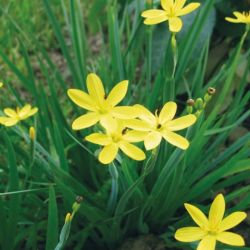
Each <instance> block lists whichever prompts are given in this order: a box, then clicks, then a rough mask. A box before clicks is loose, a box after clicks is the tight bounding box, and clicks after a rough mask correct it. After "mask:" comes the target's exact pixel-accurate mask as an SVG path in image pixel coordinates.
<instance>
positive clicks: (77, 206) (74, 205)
mask: <svg viewBox="0 0 250 250" xmlns="http://www.w3.org/2000/svg"><path fill="white" fill-rule="evenodd" d="M80 207H81V205H80V204H79V203H77V202H74V204H73V206H72V209H73V213H74V214H75V213H76V212H77V211H78V210H79V208H80Z"/></svg>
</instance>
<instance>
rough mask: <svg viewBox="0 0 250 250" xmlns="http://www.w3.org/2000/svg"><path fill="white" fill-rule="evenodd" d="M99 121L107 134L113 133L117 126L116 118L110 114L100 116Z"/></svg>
mask: <svg viewBox="0 0 250 250" xmlns="http://www.w3.org/2000/svg"><path fill="white" fill-rule="evenodd" d="M100 123H101V125H102V126H103V127H104V128H105V129H106V131H107V134H112V133H115V132H117V130H118V128H119V126H118V122H117V120H115V119H114V118H113V117H112V116H111V115H106V116H102V117H101V119H100Z"/></svg>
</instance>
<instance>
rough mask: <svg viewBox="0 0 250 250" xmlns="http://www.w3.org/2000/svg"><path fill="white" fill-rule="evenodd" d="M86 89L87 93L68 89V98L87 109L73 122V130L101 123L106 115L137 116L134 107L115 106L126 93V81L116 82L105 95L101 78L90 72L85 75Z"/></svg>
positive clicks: (119, 116) (122, 117)
mask: <svg viewBox="0 0 250 250" xmlns="http://www.w3.org/2000/svg"><path fill="white" fill-rule="evenodd" d="M87 89H88V92H89V93H88V94H87V93H85V92H83V91H81V90H78V89H69V90H68V96H69V97H70V99H71V100H72V101H73V102H74V103H75V104H77V105H78V106H80V107H81V108H84V109H86V110H88V111H89V112H88V113H87V114H85V115H82V116H80V117H79V118H77V119H76V120H75V121H74V122H73V124H72V128H73V129H74V130H80V129H84V128H88V127H90V126H92V125H94V124H96V123H97V122H99V121H100V122H101V123H102V120H103V119H106V118H107V117H110V118H112V117H114V118H118V119H130V118H135V117H137V114H136V112H135V108H133V107H129V106H122V107H121V106H118V107H117V106H116V105H117V104H118V103H120V102H121V101H122V99H123V98H124V97H125V95H126V93H127V89H128V81H122V82H120V83H118V84H117V85H116V86H115V87H114V88H113V89H112V90H111V92H110V93H109V95H108V96H107V97H106V94H105V91H104V87H103V84H102V81H101V79H100V78H99V77H98V76H97V75H96V74H93V73H92V74H89V75H88V76H87Z"/></svg>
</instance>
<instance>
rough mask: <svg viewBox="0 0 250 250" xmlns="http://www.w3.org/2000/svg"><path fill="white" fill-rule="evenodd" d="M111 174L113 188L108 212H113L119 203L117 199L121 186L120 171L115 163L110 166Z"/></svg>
mask: <svg viewBox="0 0 250 250" xmlns="http://www.w3.org/2000/svg"><path fill="white" fill-rule="evenodd" d="M109 173H110V175H111V178H112V186H111V193H110V197H109V201H108V211H109V212H113V211H114V208H115V206H116V203H117V197H118V192H119V184H118V177H119V174H118V171H117V168H116V165H115V164H114V162H112V163H111V164H110V165H109Z"/></svg>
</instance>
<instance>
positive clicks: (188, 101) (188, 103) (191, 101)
mask: <svg viewBox="0 0 250 250" xmlns="http://www.w3.org/2000/svg"><path fill="white" fill-rule="evenodd" d="M186 103H187V106H191V107H193V106H194V103H195V101H194V99H188V100H187V102H186Z"/></svg>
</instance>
